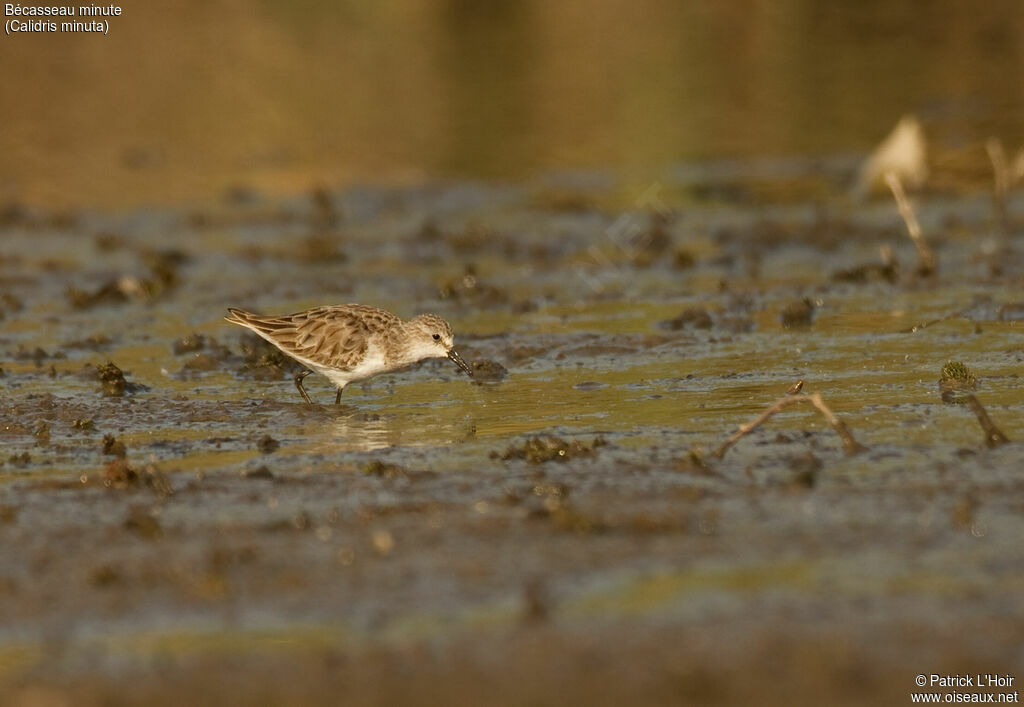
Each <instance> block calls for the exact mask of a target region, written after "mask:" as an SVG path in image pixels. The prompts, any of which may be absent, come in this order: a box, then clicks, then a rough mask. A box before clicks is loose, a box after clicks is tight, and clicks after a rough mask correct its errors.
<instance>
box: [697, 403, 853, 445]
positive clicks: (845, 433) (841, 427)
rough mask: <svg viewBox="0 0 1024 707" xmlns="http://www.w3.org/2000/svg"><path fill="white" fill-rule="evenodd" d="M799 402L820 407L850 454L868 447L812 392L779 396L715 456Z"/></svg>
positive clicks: (741, 427) (819, 409) (738, 431)
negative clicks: (781, 411)
mask: <svg viewBox="0 0 1024 707" xmlns="http://www.w3.org/2000/svg"><path fill="white" fill-rule="evenodd" d="M797 403H810V404H811V405H813V406H814V407H816V408H817V409H818V412H820V413H821V414H822V415H823V416H824V417H825V419H826V420H827V421H828V424H830V425H832V429H834V430H835V431H836V434H837V435H839V437H840V439H842V440H843V451H844V452H845V453H846V454H847V455H848V456H850V455H853V454H857V453H858V452H863V451H864V450H865V449H867V447H865V446H864V445H862V444H861V443H860V442H858V441H857V440H855V439H854V438H853V435H852V434H850V430H849V429H848V428H847V427H846V425H845V424H843V421H842V420H840V419H839V418H838V417H836V416H835V414H834V413H833V412H832V410H830V409H829V407H828V406H827V405H826V404H825V401H824V400H822V398H821V393H812V394H810V395H785V396H783V397H781V398H779V399H778V400H776V401H775V402H774V403H772V404H771V405H769V406H768V407H767V408H766V409H765V410H764V412H762V413H761V414H760V415H758V416H757V417H755V418H754V419H753V420H751V421H750V422H748V423H747V424H745V425H741V426H740V428H739V429H738V430H736V432H734V433H733V435H732V436H731V437H730V438H729V439H727V440H725V442H723V443H722V446H721V447H719V448H718V449H717V450H715V457H717V458H719V459H721V458H722V457H723V456H725V453H726V452H727V451H728V450H729V447H731V446H732V445H734V444H736V443H737V442H738V441H739V440H740V439H741V438H742V437H744V436H745V435H748V434H750V433H751V432H753V431H754V430H755V429H757V428H758V427H760V426H761V425H762V424H764V423H765V422H766V421H767V420H768V418H770V417H771V416H772V415H774V414H775V413H777V412H779V411H780V410H782V409H784V408H787V407H789V406H790V405H796V404H797Z"/></svg>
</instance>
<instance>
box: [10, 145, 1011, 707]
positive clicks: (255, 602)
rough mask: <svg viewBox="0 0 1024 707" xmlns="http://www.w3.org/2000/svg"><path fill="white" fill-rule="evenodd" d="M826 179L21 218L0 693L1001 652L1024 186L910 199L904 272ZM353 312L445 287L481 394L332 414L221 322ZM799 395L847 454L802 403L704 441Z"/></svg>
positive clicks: (830, 698)
mask: <svg viewBox="0 0 1024 707" xmlns="http://www.w3.org/2000/svg"><path fill="white" fill-rule="evenodd" d="M843 168H844V165H842V164H839V165H838V166H833V165H830V164H822V163H819V162H806V163H799V164H796V165H794V164H786V165H777V166H776V168H775V170H774V171H773V170H771V169H769V170H767V172H766V173H767V174H768V175H769V176H766V177H762V178H760V179H758V180H756V181H751V180H749V179H746V178H744V177H742V176H741V175H743V174H745V173H749V172H750V170H749V165H733V166H731V167H730V165H728V164H724V165H710V166H708V165H706V166H704V167H700V166H696V167H693V168H692V169H689V170H680V171H679V172H678V173H674V174H672V175H668V176H666V177H665V178H664V179H662V180H660V181H658V182H657V183H655V184H643V185H629V184H623V183H620V182H618V181H617V180H615V179H614V178H612V177H609V176H608V175H601V174H576V175H560V176H552V177H548V178H544V179H538V180H537V181H536V182H533V183H529V184H526V185H516V186H503V185H493V184H475V183H451V184H429V185H421V186H416V187H365V188H352V189H347V190H344V191H336V192H335V191H328V190H325V189H320V190H316V191H314V192H312V193H310V194H302V195H295V196H287V197H278V196H271V195H264V194H259V193H256V192H254V191H253V190H250V189H245V188H241V187H240V188H239V189H237V190H234V191H232V192H231V193H230V194H228V195H225V197H224V199H223V200H222V201H220V202H218V203H214V204H208V205H204V206H199V207H195V208H194V209H183V210H160V211H143V212H133V213H127V214H125V213H117V214H115V213H90V212H81V213H77V212H76V213H51V212H47V211H45V210H42V209H36V208H30V207H25V206H21V205H17V204H14V205H9V206H8V207H6V208H5V210H4V212H3V216H2V234H0V295H2V300H0V306H2V312H3V321H2V330H0V331H2V334H0V351H2V352H3V362H2V365H0V367H2V372H3V376H2V378H0V385H2V395H0V438H2V440H3V454H2V462H3V464H2V466H0V546H2V547H3V548H4V551H3V552H2V553H0V592H2V596H3V601H2V602H0V698H2V700H0V701H2V702H3V703H4V704H15V705H39V704H46V705H51V704H52V705H60V704H75V705H78V704H87V705H88V704H96V705H99V704H104V705H107V704H154V705H161V704H168V705H170V704H182V703H185V702H187V703H192V704H202V703H213V702H219V701H225V700H228V701H236V702H244V703H247V704H337V703H338V702H339V701H343V702H345V703H352V704H394V703H409V704H437V703H438V702H450V703H467V704H468V703H477V704H479V703H488V704H522V703H565V702H586V703H591V704H622V703H624V702H627V701H628V702H635V701H643V702H648V703H673V704H676V703H679V702H690V701H692V702H697V703H706V704H738V703H750V702H752V701H758V702H759V703H768V704H789V703H792V702H793V701H794V700H796V701H798V702H804V703H807V702H815V701H817V702H822V703H825V702H827V703H830V704H864V703H878V704H905V703H906V702H907V701H908V699H909V693H910V692H911V691H913V690H915V689H916V688H915V687H914V678H915V677H916V676H917V675H918V674H920V673H925V674H930V673H933V672H934V673H960V674H967V673H972V672H974V673H977V672H982V673H1003V674H1011V675H1018V674H1019V671H1020V666H1021V664H1022V663H1021V658H1022V655H1024V654H1022V650H1024V644H1022V639H1021V636H1024V598H1022V597H1024V591H1022V590H1024V562H1022V559H1024V557H1022V555H1024V551H1022V550H1021V548H1022V547H1024V546H1022V543H1021V539H1022V538H1024V474H1022V472H1021V469H1022V468H1024V450H1022V447H1021V446H1020V443H1019V442H1018V441H1017V440H1020V439H1022V438H1024V422H1022V420H1024V417H1022V415H1021V413H1022V411H1024V393H1022V391H1021V389H1020V378H1019V375H1020V370H1021V361H1022V358H1024V343H1021V339H1020V326H1021V325H1020V321H1021V319H1022V318H1024V296H1022V295H1021V288H1020V284H1021V282H1022V280H1024V246H1022V245H1021V236H1022V235H1024V234H1022V228H1021V225H1022V224H1021V218H1022V217H1024V202H1022V200H1021V198H1020V195H1019V192H1015V193H1011V194H1010V196H1009V198H1008V201H1007V203H1006V207H1007V208H1006V212H1005V214H1004V215H1003V217H1002V218H1001V219H999V218H996V216H995V215H994V212H993V209H992V201H991V195H990V194H989V193H988V192H986V191H985V189H984V187H983V186H981V185H978V184H965V185H963V186H962V187H961V188H952V187H947V188H946V189H944V190H942V191H933V192H930V193H925V194H923V195H921V196H920V197H919V198H918V199H917V200H916V202H917V208H918V214H917V215H918V218H919V219H920V221H921V225H922V229H923V230H924V232H925V233H926V234H927V236H928V237H929V242H930V245H931V247H932V248H933V249H934V251H935V254H936V256H937V267H936V268H935V269H934V271H932V272H929V273H923V272H921V268H920V267H919V255H918V253H917V251H916V250H915V247H914V245H913V244H912V243H911V242H910V241H909V239H908V238H907V236H906V234H905V230H904V224H903V222H902V220H901V218H900V216H899V213H898V212H897V210H896V207H895V205H894V204H893V203H892V201H891V199H886V198H880V199H870V200H866V201H863V202H851V201H850V200H848V199H847V198H846V197H845V196H844V195H843V194H842V192H841V190H840V189H839V187H838V186H837V183H838V182H837V177H836V174H837V173H840V172H842V170H843ZM702 170H703V171H702ZM731 170H732V171H731ZM1015 215H1016V218H1015ZM346 301H353V302H363V303H368V304H375V305H378V306H382V307H385V308H387V309H390V310H392V311H395V312H397V313H399V314H400V315H402V316H404V317H408V316H411V315H413V314H416V313H418V312H420V311H434V312H436V313H438V314H440V315H441V316H443V317H445V318H446V319H448V320H449V321H450V322H451V323H452V325H453V327H454V330H455V333H456V343H457V346H458V348H459V350H460V352H461V353H462V355H463V357H464V358H465V359H466V360H467V361H468V362H470V364H471V365H472V366H473V367H474V369H475V371H476V372H477V373H478V376H477V379H476V380H475V381H470V380H469V379H468V378H467V377H465V376H464V375H461V374H460V373H459V372H458V371H457V370H456V369H455V368H454V366H452V365H451V364H450V363H447V362H443V361H438V362H431V363H427V364H424V365H422V366H419V367H416V368H413V369H410V370H408V371H405V372H402V373H398V374H394V375H389V376H382V377H379V378H376V379H373V380H371V381H367V382H365V383H361V384H353V385H352V386H350V387H349V388H348V389H347V390H346V392H345V396H344V398H343V400H342V405H339V406H334V405H331V404H330V403H331V402H332V401H333V399H334V393H333V390H332V389H331V388H330V385H329V384H328V383H327V382H326V381H324V380H323V379H319V380H318V379H316V378H314V377H310V378H308V379H307V380H306V383H305V385H306V388H307V390H308V391H309V392H310V394H311V395H312V396H313V398H314V401H315V402H318V403H320V404H317V405H314V406H307V405H305V404H303V403H302V402H301V400H300V398H299V396H298V393H297V391H296V389H295V387H294V385H293V384H292V380H291V377H292V374H293V372H294V368H293V366H292V364H291V363H290V362H289V361H287V360H285V359H283V358H281V357H280V356H279V355H277V354H276V353H275V352H274V351H273V350H271V349H268V348H267V347H265V346H263V345H262V344H260V342H259V341H258V340H256V339H255V338H254V337H252V336H250V335H248V334H247V333H246V332H243V331H241V330H238V329H236V328H233V327H231V325H229V324H227V323H226V322H223V321H222V320H221V316H222V315H223V314H224V312H225V309H226V307H228V306H241V307H245V308H247V309H252V310H255V311H264V312H287V311H295V310H298V309H302V308H305V307H309V306H314V305H318V304H326V303H340V302H346ZM950 361H955V362H962V363H963V364H964V367H965V368H966V369H967V370H968V371H969V373H970V375H966V374H965V375H964V376H962V378H963V381H962V382H963V385H965V386H967V387H969V392H966V391H965V392H964V395H972V396H974V399H975V400H976V401H977V402H978V403H979V404H981V405H983V407H984V409H985V411H986V413H987V415H988V416H989V418H990V422H991V423H992V424H994V425H995V426H997V427H998V429H999V431H1000V433H1001V434H1002V435H1003V436H1004V438H1005V439H1006V440H1007V441H1006V442H1005V443H994V442H993V440H992V438H991V436H990V435H988V434H987V433H986V431H985V430H984V429H983V428H982V426H981V425H979V422H978V418H977V416H976V414H975V412H974V411H973V408H972V406H971V405H968V404H965V403H964V397H963V396H959V397H958V396H950V395H945V394H944V391H943V390H942V389H940V385H939V378H940V376H941V375H942V371H943V368H944V366H946V365H947V363H948V362H950ZM957 370H960V369H957ZM798 380H803V381H804V388H803V390H801V391H800V392H797V393H795V394H796V395H813V394H814V393H819V394H820V395H821V397H822V399H823V400H824V401H825V402H826V403H827V405H828V407H829V409H830V410H831V411H832V413H833V414H834V415H835V416H836V417H837V418H839V419H840V420H842V422H843V423H844V424H845V425H846V426H847V427H848V429H849V432H850V434H852V435H853V437H855V439H856V442H857V443H858V445H860V446H861V447H862V448H858V449H857V450H855V451H856V453H848V452H850V451H852V450H850V449H849V448H847V447H846V446H845V445H844V443H843V441H842V440H841V438H840V437H839V436H837V435H836V434H835V432H834V430H833V428H832V427H831V426H830V424H829V422H828V421H827V420H826V419H825V418H824V417H823V416H822V415H820V414H819V413H818V412H817V411H816V410H815V409H814V408H813V407H812V406H809V405H792V406H789V407H787V408H786V409H785V410H783V411H781V412H779V414H777V415H776V416H774V417H772V418H771V419H770V420H768V421H767V422H766V423H765V424H763V425H761V426H759V427H757V428H756V429H753V430H752V431H751V432H750V433H749V434H748V435H746V436H744V437H742V438H741V439H739V440H738V441H737V442H736V443H735V445H733V446H732V447H730V448H728V449H726V450H724V451H723V452H722V454H721V455H716V454H715V451H716V450H720V449H721V447H722V445H723V443H724V442H726V440H727V439H728V438H729V437H730V435H731V434H733V433H734V432H736V431H737V429H738V428H739V427H740V426H741V425H743V424H745V423H749V422H750V421H751V420H752V419H754V418H755V417H756V416H757V415H758V414H759V413H760V412H762V411H763V410H765V408H766V407H767V406H769V405H770V404H771V403H773V402H774V401H776V400H779V399H780V398H782V397H783V396H785V395H786V394H787V391H788V390H790V388H791V386H792V385H793V384H794V383H795V382H796V381H798ZM945 392H948V390H947V391H945ZM1018 677H1019V675H1018Z"/></svg>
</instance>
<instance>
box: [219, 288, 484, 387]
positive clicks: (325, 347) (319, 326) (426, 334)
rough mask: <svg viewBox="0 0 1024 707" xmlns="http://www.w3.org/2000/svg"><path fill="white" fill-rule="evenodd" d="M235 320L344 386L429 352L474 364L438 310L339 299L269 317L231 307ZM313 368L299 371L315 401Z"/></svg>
mask: <svg viewBox="0 0 1024 707" xmlns="http://www.w3.org/2000/svg"><path fill="white" fill-rule="evenodd" d="M228 312H230V316H227V317H224V318H225V319H226V320H227V321H229V322H231V323H232V324H238V325H239V326H244V327H245V328H246V329H252V330H253V331H254V332H256V333H257V334H259V335H260V336H261V337H263V338H264V339H266V340H267V341H269V342H270V343H271V344H273V345H274V346H276V347H277V348H278V349H280V350H281V351H282V353H284V354H286V355H288V356H291V357H292V358H294V359H295V360H296V361H298V362H299V363H301V364H302V365H303V366H306V367H307V368H309V369H312V371H316V372H317V373H319V374H320V375H323V376H326V377H327V378H328V379H330V381H331V382H332V383H334V385H335V386H337V388H338V395H337V397H335V399H334V404H335V405H337V404H339V403H340V402H341V391H342V390H343V389H344V388H345V386H346V385H348V384H349V383H351V382H352V381H357V380H363V379H364V378H370V377H371V376H375V375H377V374H378V373H386V372H388V371H394V370H396V369H398V368H404V367H405V366H408V365H410V364H412V363H416V362H417V361H422V360H423V359H426V358H450V359H451V360H452V361H454V362H455V364H456V365H457V366H458V367H459V368H461V369H462V370H464V371H465V372H466V373H467V374H469V375H470V376H472V375H473V370H472V369H471V368H470V367H469V366H468V365H466V362H465V361H463V360H462V357H461V356H459V354H458V353H457V352H456V351H455V349H454V348H453V344H454V337H453V336H452V328H451V326H450V325H449V324H448V322H446V321H445V320H443V319H441V317H439V316H437V315H436V314H421V315H419V316H417V317H413V318H412V319H410V320H409V321H402V320H401V319H400V318H399V317H397V316H395V315H394V314H392V313H391V312H385V311H384V310H383V309H377V308H376V307H367V306H366V305H362V304H336V305H329V306H326V307H315V308H314V309H307V310H306V311H304V312H296V313H294V314H285V315H282V316H280V317H269V316H263V315H261V314H253V313H252V312H246V311H245V310H242V309H234V308H232V307H228ZM312 371H310V370H303V371H299V372H298V373H296V374H295V386H296V387H297V388H298V389H299V392H300V393H301V394H302V399H303V400H305V401H306V402H307V403H309V404H311V405H312V403H313V401H312V400H310V399H309V395H307V394H306V389H305V388H303V387H302V380H303V379H304V378H305V377H306V376H308V375H309V374H310V373H311V372H312Z"/></svg>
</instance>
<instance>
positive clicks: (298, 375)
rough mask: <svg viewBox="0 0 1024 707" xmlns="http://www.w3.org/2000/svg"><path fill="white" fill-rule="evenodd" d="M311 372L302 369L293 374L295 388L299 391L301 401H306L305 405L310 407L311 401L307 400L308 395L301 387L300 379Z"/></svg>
mask: <svg viewBox="0 0 1024 707" xmlns="http://www.w3.org/2000/svg"><path fill="white" fill-rule="evenodd" d="M310 373H312V371H310V370H307V369H305V368H303V369H302V370H301V371H299V372H298V373H296V374H295V387H296V388H298V389H299V393H300V394H301V395H302V399H303V400H305V401H306V404H307V405H312V404H313V401H312V400H310V399H309V395H308V394H307V393H306V389H305V388H303V387H302V379H303V378H305V377H306V376H308V375H309V374H310Z"/></svg>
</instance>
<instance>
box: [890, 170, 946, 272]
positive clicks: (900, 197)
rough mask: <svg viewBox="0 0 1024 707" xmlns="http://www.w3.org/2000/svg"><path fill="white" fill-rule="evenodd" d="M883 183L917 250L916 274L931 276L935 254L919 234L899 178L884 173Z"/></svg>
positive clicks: (914, 217)
mask: <svg viewBox="0 0 1024 707" xmlns="http://www.w3.org/2000/svg"><path fill="white" fill-rule="evenodd" d="M885 182H886V184H888V185H889V189H890V190H892V196H893V198H894V199H896V206H897V207H898V208H899V210H900V216H902V217H903V222H904V223H905V224H906V225H907V233H908V234H910V240H912V241H914V247H916V248H917V255H918V258H919V259H920V260H921V264H920V265H919V266H918V272H919V273H920V274H921V275H923V276H928V275H931V274H932V273H934V272H935V270H936V269H937V264H936V262H937V261H936V260H935V253H934V251H932V249H931V248H930V247H929V246H928V243H927V242H926V241H925V239H924V234H922V233H921V224H920V223H918V221H917V215H916V214H915V213H914V207H912V206H911V205H910V201H909V200H908V199H907V194H906V192H904V191H903V183H902V182H900V178H899V177H898V176H897V175H896V173H895V172H886V173H885Z"/></svg>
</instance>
